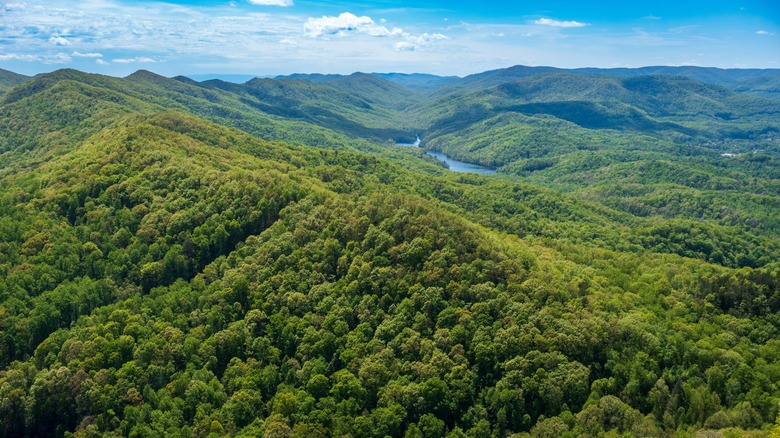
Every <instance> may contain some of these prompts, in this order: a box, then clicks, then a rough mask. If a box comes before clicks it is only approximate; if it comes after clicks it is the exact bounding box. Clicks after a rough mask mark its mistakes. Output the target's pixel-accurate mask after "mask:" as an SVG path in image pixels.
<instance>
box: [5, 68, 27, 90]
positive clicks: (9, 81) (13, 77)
mask: <svg viewBox="0 0 780 438" xmlns="http://www.w3.org/2000/svg"><path fill="white" fill-rule="evenodd" d="M27 79H30V78H29V77H28V76H24V75H20V74H18V73H14V72H12V71H8V70H3V69H1V68H0V95H2V94H3V93H5V92H6V91H7V90H8V89H9V88H11V87H14V86H16V85H19V84H21V83H22V82H24V81H26V80H27Z"/></svg>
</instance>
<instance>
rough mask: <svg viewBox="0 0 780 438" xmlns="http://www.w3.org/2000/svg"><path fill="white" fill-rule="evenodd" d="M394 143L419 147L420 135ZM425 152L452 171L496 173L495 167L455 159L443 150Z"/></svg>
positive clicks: (483, 173)
mask: <svg viewBox="0 0 780 438" xmlns="http://www.w3.org/2000/svg"><path fill="white" fill-rule="evenodd" d="M395 145H396V146H404V147H413V148H418V147H420V137H417V140H415V142H414V143H396V144H395ZM425 153H427V154H428V155H430V156H432V157H433V158H436V159H437V160H439V161H443V162H445V163H447V165H448V166H449V168H450V170H451V171H453V172H469V173H480V174H482V175H493V174H494V173H496V170H495V169H491V168H490V167H487V166H483V165H481V164H475V163H467V162H465V161H460V160H456V159H454V158H450V157H448V156H447V155H446V154H445V153H444V152H439V151H425Z"/></svg>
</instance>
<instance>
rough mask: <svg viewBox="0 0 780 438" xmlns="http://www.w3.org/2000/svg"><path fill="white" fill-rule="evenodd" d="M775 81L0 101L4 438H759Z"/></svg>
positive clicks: (150, 76) (689, 77)
mask: <svg viewBox="0 0 780 438" xmlns="http://www.w3.org/2000/svg"><path fill="white" fill-rule="evenodd" d="M777 78H780V71H777V70H768V69H767V70H760V69H756V70H747V69H746V70H738V69H735V70H725V69H710V68H696V67H646V68H640V69H573V70H564V69H554V68H544V67H523V66H516V67H510V68H507V69H501V70H494V71H488V72H484V73H480V74H476V75H471V76H466V77H455V76H435V75H424V74H400V73H398V74H396V73H387V74H365V73H355V74H352V75H304V74H301V75H291V76H286V77H277V78H262V79H259V78H254V79H250V80H249V81H247V82H244V83H233V82H227V81H222V80H219V79H209V80H204V81H196V80H193V79H190V78H188V77H185V76H176V77H172V78H168V77H164V76H161V75H157V74H155V73H152V72H150V71H146V70H141V71H138V72H136V73H133V74H131V75H129V76H127V77H123V78H117V77H111V76H104V75H97V74H90V73H84V72H81V71H78V70H72V69H63V70H56V71H53V72H50V73H44V74H40V75H36V76H32V77H28V76H24V75H19V74H16V73H12V72H9V71H6V70H0V400H1V401H2V402H1V403H0V436H9V437H11V436H73V437H91V436H172V437H173V436H181V437H192V436H204V437H206V436H300V437H303V436H307V437H331V436H332V437H336V436H338V437H342V436H353V437H372V436H376V437H379V438H381V437H384V436H407V437H416V436H424V437H444V436H446V437H465V436H468V437H491V436H495V437H509V436H512V437H520V436H534V437H539V436H564V437H566V436H570V437H576V436H604V435H607V436H643V437H651V436H657V437H666V436H681V437H688V436H691V437H692V436H700V435H702V436H754V437H764V436H769V434H770V431H771V429H772V428H773V427H774V424H775V419H776V418H777V417H778V409H779V406H780V341H778V339H780V262H778V261H779V260H780V214H778V213H780V155H779V154H780V100H777V93H776V90H774V89H773V88H772V86H771V84H773V83H774V82H776V80H777ZM415 146H416V147H415ZM724 154H732V155H730V156H725V155H724ZM438 157H447V159H442V158H438ZM447 160H450V161H449V163H450V164H449V169H448V168H447V167H446V166H445V165H443V164H444V163H443V161H447ZM452 160H455V161H452ZM461 163H463V164H461ZM468 163H473V164H474V165H475V166H478V167H477V168H476V169H475V168H463V167H461V166H465V165H467V164H468ZM471 170H477V171H476V172H472V171H471ZM488 173H489V174H488ZM707 434H710V435H707Z"/></svg>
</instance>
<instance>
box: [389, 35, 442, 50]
mask: <svg viewBox="0 0 780 438" xmlns="http://www.w3.org/2000/svg"><path fill="white" fill-rule="evenodd" d="M446 39H447V37H446V36H445V35H442V34H440V33H434V34H430V33H424V34H422V35H418V36H412V35H409V36H407V37H406V40H404V41H399V42H397V43H395V44H394V45H393V47H394V48H395V50H397V51H399V52H411V51H414V50H417V49H419V48H420V47H427V46H431V45H433V44H435V43H436V41H439V40H446Z"/></svg>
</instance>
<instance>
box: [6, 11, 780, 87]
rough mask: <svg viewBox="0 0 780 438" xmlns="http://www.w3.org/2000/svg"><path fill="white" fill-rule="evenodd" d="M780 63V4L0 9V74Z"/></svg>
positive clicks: (455, 71) (465, 70) (445, 71)
mask: <svg viewBox="0 0 780 438" xmlns="http://www.w3.org/2000/svg"><path fill="white" fill-rule="evenodd" d="M517 64H523V65H551V66H556V67H564V68H571V67H639V66H646V65H699V66H715V67H723V68H780V1H778V0H763V1H759V0H746V1H727V0H710V1H707V2H689V1H679V0H677V1H668V0H663V1H649V0H648V1H642V2H627V1H625V0H623V1H599V2H590V1H582V0H566V1H544V2H542V1H523V0H517V1H489V0H481V1H466V0H449V1H443V0H417V1H391V0H372V1H362V2H353V1H346V0H344V1H328V2H325V1H306V0H233V1H222V0H170V1H168V2H151V1H139V0H78V1H71V0H64V1H56V0H55V1H51V0H50V1H43V0H10V1H0V68H5V69H8V70H13V71H17V72H20V73H25V74H35V73H40V72H45V71H51V70H55V69H58V68H65V67H70V68H77V69H80V70H85V71H90V72H95V73H105V74H110V75H116V76H123V75H126V74H129V73H132V72H133V71H135V70H138V69H142V68H143V69H147V70H152V71H155V72H157V73H160V74H164V75H168V76H173V75H178V74H185V75H187V74H206V73H224V74H251V75H259V76H264V75H278V74H289V73H295V72H301V73H312V72H319V73H352V72H355V71H364V72H390V71H395V72H406V73H412V72H422V73H433V74H441V75H466V74H471V73H477V72H480V71H484V70H490V69H496V68H503V67H508V66H511V65H517Z"/></svg>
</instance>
